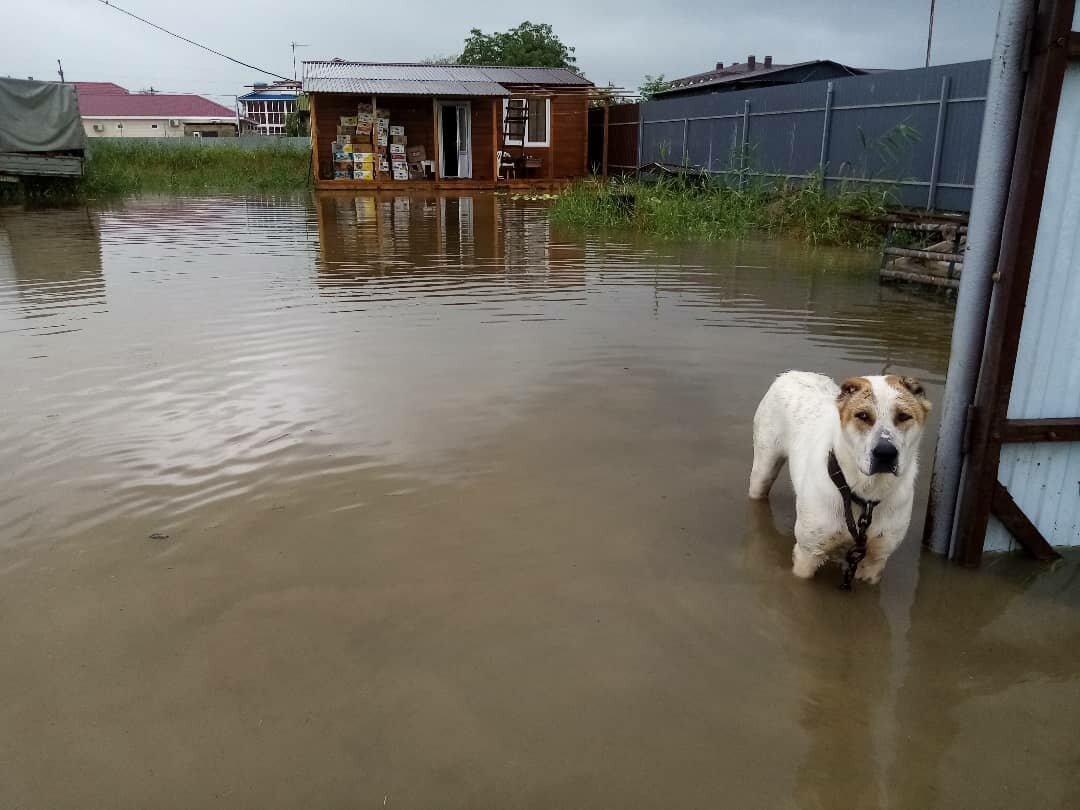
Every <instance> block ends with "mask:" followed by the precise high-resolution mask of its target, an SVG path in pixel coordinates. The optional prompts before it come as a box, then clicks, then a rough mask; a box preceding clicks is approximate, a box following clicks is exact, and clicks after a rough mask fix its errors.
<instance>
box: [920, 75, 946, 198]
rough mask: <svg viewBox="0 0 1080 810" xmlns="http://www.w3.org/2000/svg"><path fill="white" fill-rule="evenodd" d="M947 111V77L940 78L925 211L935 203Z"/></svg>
mask: <svg viewBox="0 0 1080 810" xmlns="http://www.w3.org/2000/svg"><path fill="white" fill-rule="evenodd" d="M948 110H949V77H948V76H942V77H941V103H940V104H939V105H938V112H937V129H936V130H935V131H934V160H933V162H932V163H931V164H930V189H929V190H928V191H927V194H926V210H927V211H933V210H934V203H935V202H937V184H938V175H940V174H941V149H942V147H943V146H944V143H943V141H944V140H945V115H946V113H947V112H948Z"/></svg>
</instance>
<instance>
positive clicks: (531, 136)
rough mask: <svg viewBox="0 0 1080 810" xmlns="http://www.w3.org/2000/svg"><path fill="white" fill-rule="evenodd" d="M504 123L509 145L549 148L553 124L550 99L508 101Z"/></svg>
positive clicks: (514, 99) (504, 108)
mask: <svg viewBox="0 0 1080 810" xmlns="http://www.w3.org/2000/svg"><path fill="white" fill-rule="evenodd" d="M526 105H527V106H526ZM522 119H525V120H522ZM503 121H504V124H503V129H504V131H505V132H506V143H507V144H508V145H510V146H547V145H548V143H549V142H548V128H549V126H550V124H551V103H550V99H546V98H530V99H523V98H512V99H507V100H506V101H504V102H503ZM523 136H524V137H523Z"/></svg>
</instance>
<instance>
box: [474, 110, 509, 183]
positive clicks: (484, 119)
mask: <svg viewBox="0 0 1080 810" xmlns="http://www.w3.org/2000/svg"><path fill="white" fill-rule="evenodd" d="M495 104H498V105H499V110H500V111H501V110H502V99H500V98H474V99H472V142H473V154H472V163H473V170H472V176H473V179H474V180H487V181H494V180H495V137H496V135H497V131H496V130H495V123H496V122H495V119H493V118H492V115H491V112H492V107H493V106H494V105H495ZM498 126H500V127H501V126H502V120H501V117H500V119H499V122H498Z"/></svg>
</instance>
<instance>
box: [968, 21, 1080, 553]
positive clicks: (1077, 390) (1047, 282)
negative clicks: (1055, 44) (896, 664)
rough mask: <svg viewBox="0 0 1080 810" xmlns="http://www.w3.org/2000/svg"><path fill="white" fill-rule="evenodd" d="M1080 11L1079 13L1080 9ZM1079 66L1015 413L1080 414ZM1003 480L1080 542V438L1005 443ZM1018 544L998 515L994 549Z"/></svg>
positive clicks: (1032, 290) (1048, 204)
mask: <svg viewBox="0 0 1080 810" xmlns="http://www.w3.org/2000/svg"><path fill="white" fill-rule="evenodd" d="M1078 17H1080V11H1078ZM1078 261H1080V65H1077V64H1075V63H1074V64H1071V65H1069V66H1068V68H1066V70H1065V81H1064V84H1063V85H1062V88H1061V101H1060V103H1059V107H1058V114H1057V123H1056V125H1055V129H1054V141H1053V145H1052V146H1051V149H1050V163H1049V166H1048V168H1047V172H1046V187H1045V189H1044V191H1043V203H1042V210H1041V212H1040V215H1039V229H1038V232H1037V234H1036V237H1035V254H1034V256H1033V257H1032V261H1031V280H1030V282H1029V285H1028V293H1027V300H1026V301H1025V305H1024V324H1023V326H1022V327H1021V329H1020V345H1019V347H1018V348H1017V352H1016V371H1015V372H1014V375H1015V376H1014V378H1013V385H1012V393H1011V394H1010V396H1009V413H1008V417H1009V419H1052V418H1056V417H1072V416H1077V415H1078V412H1080V330H1077V328H1076V315H1077V313H1078V312H1080V273H1077V272H1076V267H1077V262H1078ZM998 480H999V481H1001V483H1003V484H1004V485H1005V486H1006V488H1007V489H1008V490H1009V494H1011V495H1012V496H1013V499H1014V500H1015V501H1016V503H1017V505H1018V506H1019V507H1020V508H1021V509H1023V510H1024V514H1026V515H1027V516H1028V517H1029V518H1031V522H1032V523H1034V524H1035V525H1036V526H1038V527H1039V531H1040V532H1042V534H1043V536H1044V537H1045V538H1046V539H1047V540H1048V541H1050V543H1051V545H1055V546H1078V545H1080V498H1077V496H1076V495H1077V487H1078V486H1080V442H1036V443H1032V444H1006V445H1005V446H1004V447H1002V449H1001V462H1000V466H999V468H998ZM1013 545H1014V543H1013V540H1012V537H1011V536H1010V535H1009V534H1008V532H1006V531H1005V529H1004V528H1003V527H1002V526H1001V524H999V523H997V522H996V521H991V523H990V527H989V529H988V530H987V533H986V548H987V550H992V551H996V550H1000V549H1004V548H1010V547H1012V546H1013Z"/></svg>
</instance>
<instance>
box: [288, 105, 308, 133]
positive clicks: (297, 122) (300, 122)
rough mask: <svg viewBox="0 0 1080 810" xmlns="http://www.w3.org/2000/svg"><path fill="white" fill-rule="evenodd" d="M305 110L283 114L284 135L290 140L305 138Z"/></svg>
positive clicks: (306, 121) (306, 123)
mask: <svg viewBox="0 0 1080 810" xmlns="http://www.w3.org/2000/svg"><path fill="white" fill-rule="evenodd" d="M308 115H309V113H308V111H307V110H293V111H292V112H288V113H285V134H286V135H287V136H289V137H290V138H306V137H307V136H308V135H310V134H311V132H310V131H309V128H308V127H309V123H308Z"/></svg>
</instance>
